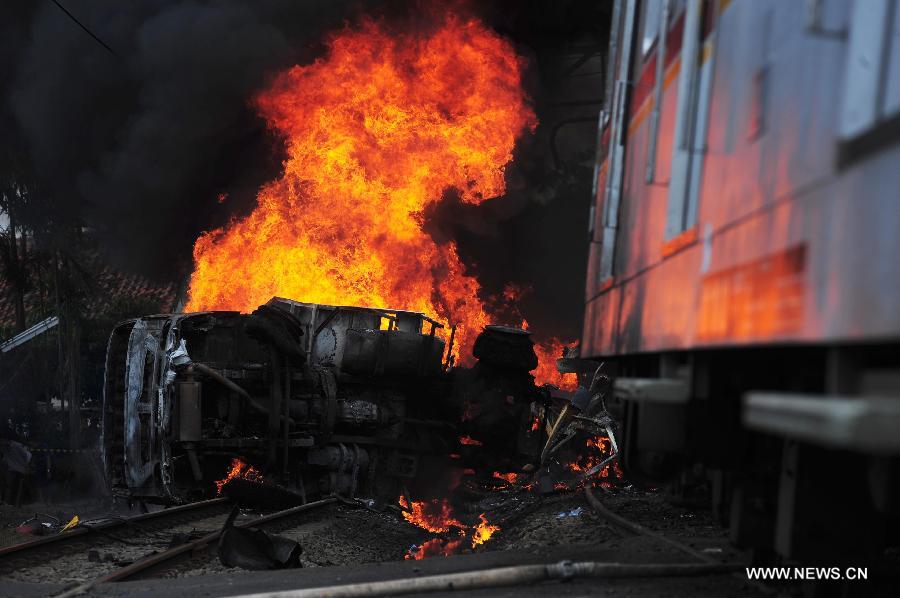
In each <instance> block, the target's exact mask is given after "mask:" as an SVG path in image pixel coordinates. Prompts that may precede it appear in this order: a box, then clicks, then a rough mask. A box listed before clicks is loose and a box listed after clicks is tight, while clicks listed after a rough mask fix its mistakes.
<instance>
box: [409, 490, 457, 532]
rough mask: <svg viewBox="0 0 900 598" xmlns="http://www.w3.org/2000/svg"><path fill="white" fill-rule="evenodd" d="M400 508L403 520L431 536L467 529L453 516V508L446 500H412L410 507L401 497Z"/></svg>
mask: <svg viewBox="0 0 900 598" xmlns="http://www.w3.org/2000/svg"><path fill="white" fill-rule="evenodd" d="M400 506H401V507H403V509H404V511H403V518H404V519H406V520H407V521H409V522H410V523H412V524H413V525H417V526H419V527H421V528H422V529H424V530H427V531H429V532H431V533H432V534H445V533H447V532H449V531H450V528H453V527H455V528H459V529H461V530H462V529H465V528H466V527H467V526H466V525H465V524H464V523H462V522H460V521H459V520H458V519H456V518H455V517H454V516H453V508H452V507H451V506H450V503H449V502H448V501H447V499H446V498H444V499H441V500H438V499H434V500H432V501H431V502H425V501H418V500H414V501H413V503H412V505H410V504H409V503H408V502H407V501H406V499H405V498H403V497H402V496H401V497H400Z"/></svg>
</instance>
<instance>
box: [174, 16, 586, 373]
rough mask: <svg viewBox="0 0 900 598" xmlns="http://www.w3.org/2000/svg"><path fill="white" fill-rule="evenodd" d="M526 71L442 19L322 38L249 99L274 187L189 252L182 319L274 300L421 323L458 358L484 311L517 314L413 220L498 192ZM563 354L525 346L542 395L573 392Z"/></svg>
mask: <svg viewBox="0 0 900 598" xmlns="http://www.w3.org/2000/svg"><path fill="white" fill-rule="evenodd" d="M522 69H523V60H522V58H520V57H519V56H517V55H516V53H515V51H514V50H513V47H512V46H511V45H510V43H509V42H507V41H506V40H505V39H503V38H501V37H500V36H499V35H497V34H496V33H494V32H493V31H491V30H490V29H489V28H487V27H486V26H485V25H484V24H483V23H481V22H480V21H478V20H476V19H467V18H461V17H459V16H455V15H452V14H450V15H447V16H443V17H441V19H440V20H439V21H438V22H437V23H436V24H435V25H434V26H433V27H431V28H430V29H428V30H426V31H422V30H418V31H416V32H414V33H398V32H396V31H392V30H389V28H388V27H387V26H386V25H385V24H384V23H382V22H379V21H374V20H369V21H367V22H365V23H363V24H362V25H361V26H360V27H359V29H357V30H351V29H349V28H347V29H344V30H342V31H340V32H337V33H336V34H333V35H332V36H331V38H330V40H328V52H327V54H326V55H325V56H324V57H323V58H320V59H319V60H317V61H316V62H314V63H313V64H309V65H305V66H294V67H293V68H291V69H288V70H286V71H284V72H282V73H280V74H279V75H278V76H277V77H276V78H275V79H274V81H273V82H272V84H271V86H270V87H269V88H268V89H266V90H265V91H263V92H262V93H260V94H259V95H258V96H257V97H256V98H255V101H254V103H255V105H256V107H257V109H258V110H259V112H260V114H261V115H262V116H263V117H264V118H265V119H266V120H267V122H268V124H269V126H270V127H271V128H272V129H273V130H274V131H276V132H277V133H278V134H279V135H281V136H282V137H283V138H284V141H285V148H286V152H287V157H286V159H285V161H284V164H283V165H284V173H283V174H282V175H281V177H280V178H278V179H276V180H274V181H272V182H270V183H268V184H266V185H265V186H263V187H262V188H261V189H260V191H259V193H258V197H257V206H256V208H255V210H254V211H253V212H252V213H251V214H250V215H249V216H247V217H246V218H244V219H242V220H235V221H233V222H231V223H230V224H229V225H228V226H226V227H225V228H222V229H218V230H214V231H212V232H209V233H207V234H204V235H203V236H202V237H200V238H199V239H198V240H197V242H196V244H195V246H194V261H195V270H194V273H193V275H192V277H191V281H190V300H189V302H188V305H187V306H186V308H187V310H192V311H201V310H213V309H224V310H240V311H245V312H246V311H251V310H253V309H255V308H256V307H257V306H258V305H260V304H262V303H265V302H266V301H268V300H269V299H270V298H271V297H273V296H283V297H290V298H293V299H297V300H300V301H305V302H313V303H326V304H334V305H357V306H383V307H396V308H402V309H407V310H414V311H421V312H424V313H427V314H433V315H436V316H438V317H440V318H442V319H444V320H445V321H447V322H449V323H450V324H455V325H456V326H457V330H456V336H455V338H456V340H457V343H458V344H457V345H456V347H455V350H454V353H455V355H456V357H457V360H460V359H462V361H464V362H465V361H466V360H468V359H469V355H470V353H471V348H472V345H473V343H474V340H475V337H476V336H477V335H478V333H479V332H480V331H481V329H482V328H483V326H484V325H486V324H488V323H490V322H491V321H492V316H493V315H494V313H493V312H494V311H495V310H494V309H493V308H492V307H489V305H491V306H493V305H497V306H499V307H500V308H502V309H504V310H506V311H513V312H515V302H516V300H517V293H516V292H514V291H510V292H507V293H504V294H503V296H502V297H493V298H490V299H489V300H487V301H485V300H483V299H482V298H481V297H479V294H480V292H481V285H480V283H479V282H478V280H476V279H475V278H474V277H473V276H471V275H470V274H467V273H466V266H465V264H463V263H462V262H461V260H460V257H459V254H458V252H457V248H456V245H455V244H454V243H453V242H452V241H451V242H446V243H438V242H436V241H435V240H434V239H433V238H432V237H431V236H430V235H429V234H428V233H427V232H426V231H425V230H424V229H423V221H424V220H423V219H424V216H423V214H424V213H425V211H426V210H427V208H429V206H432V205H433V204H435V203H436V202H437V201H439V200H440V199H441V197H442V195H443V194H444V192H445V191H446V190H447V189H449V188H451V187H452V188H455V189H457V190H458V191H459V193H460V196H461V200H462V201H463V202H466V203H469V204H480V203H482V202H484V201H486V200H488V199H490V198H494V197H498V196H500V195H502V194H504V193H505V180H504V169H505V167H506V166H507V165H508V164H509V163H510V161H511V160H512V152H513V148H514V147H515V145H516V141H517V139H519V138H520V137H521V136H522V135H523V134H525V133H527V132H530V131H533V130H534V129H535V127H536V125H537V120H536V118H535V115H534V112H533V111H532V109H531V107H530V106H529V102H528V98H527V97H526V95H525V93H524V91H523V90H522V81H521V79H522ZM460 82H465V83H463V84H461V83H460ZM442 334H445V335H446V334H448V330H446V329H445V330H443V331H442ZM564 345H565V343H563V342H561V341H559V340H552V341H550V342H547V343H544V344H539V345H538V346H536V347H535V348H536V350H537V352H538V356H539V361H540V365H539V367H538V368H537V369H536V370H535V377H536V378H537V381H538V383H539V384H540V383H545V382H552V383H555V384H557V385H559V386H562V387H566V388H573V384H574V382H573V381H571V380H568V379H563V378H562V377H561V376H560V375H559V374H558V373H557V372H556V370H555V359H556V358H557V357H559V356H560V355H561V351H562V348H563V346H564Z"/></svg>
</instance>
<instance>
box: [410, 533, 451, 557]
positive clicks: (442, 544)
mask: <svg viewBox="0 0 900 598" xmlns="http://www.w3.org/2000/svg"><path fill="white" fill-rule="evenodd" d="M462 546H463V541H462V540H445V539H444V538H431V539H430V540H425V541H424V542H422V545H421V546H418V547H415V548H413V549H412V550H410V551H409V552H407V553H406V557H405V558H406V560H408V561H409V560H416V561H418V560H421V559H427V558H429V557H433V556H450V555H452V554H455V553H457V552H458V551H459V550H460V549H461V548H462Z"/></svg>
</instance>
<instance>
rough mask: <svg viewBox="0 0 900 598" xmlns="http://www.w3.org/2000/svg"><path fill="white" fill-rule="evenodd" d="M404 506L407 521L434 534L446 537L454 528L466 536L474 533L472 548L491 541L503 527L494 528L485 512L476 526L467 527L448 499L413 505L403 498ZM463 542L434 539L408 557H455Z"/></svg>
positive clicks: (402, 503) (417, 502) (401, 498)
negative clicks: (449, 555) (454, 511)
mask: <svg viewBox="0 0 900 598" xmlns="http://www.w3.org/2000/svg"><path fill="white" fill-rule="evenodd" d="M399 503H400V506H401V507H403V509H404V510H403V518H404V519H406V520H407V521H409V522H410V523H412V524H413V525H417V526H418V527H421V528H422V529H424V530H426V531H429V532H431V533H432V534H446V533H448V532H450V531H451V530H452V529H453V528H456V529H457V530H458V531H459V534H460V536H466V535H467V533H468V531H471V532H472V548H473V549H474V548H475V547H476V546H480V545H482V544H484V543H485V542H487V541H488V540H490V539H491V536H493V535H494V533H495V532H497V531H499V530H500V526H499V525H492V524H491V523H490V522H489V521H488V519H487V516H486V514H485V513H482V514H481V515H479V516H478V519H479V522H478V523H477V524H476V525H466V524H464V523H462V522H461V521H459V520H458V519H457V518H456V517H455V516H454V515H453V508H452V507H451V506H450V503H449V502H448V501H447V499H440V500H438V499H433V500H431V501H430V502H425V501H413V503H412V505H411V506H410V504H409V502H408V501H407V500H406V499H405V498H404V497H402V496H401V497H400V500H399ZM461 543H462V540H446V539H444V538H432V539H431V540H428V541H427V542H425V543H423V544H422V545H421V546H419V547H418V549H415V550H413V551H411V552H410V553H408V554H407V555H406V558H407V559H421V558H425V557H429V556H436V555H441V554H442V555H444V556H446V555H448V554H453V553H454V552H456V551H457V550H458V549H460V548H461V546H462V544H461Z"/></svg>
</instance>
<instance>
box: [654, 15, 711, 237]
mask: <svg viewBox="0 0 900 598" xmlns="http://www.w3.org/2000/svg"><path fill="white" fill-rule="evenodd" d="M716 4H717V3H715V2H710V1H708V0H688V1H687V3H686V9H685V21H684V32H683V37H682V43H681V69H680V71H679V75H678V103H677V108H676V112H675V119H676V120H675V137H674V140H673V146H672V166H671V169H670V175H669V197H668V205H667V208H666V232H665V242H664V243H663V254H664V255H667V254H668V253H669V252H671V251H674V250H677V248H679V247H681V246H682V244H683V243H684V242H687V240H689V239H690V238H691V237H690V235H691V234H695V233H696V230H695V229H694V226H695V224H696V221H697V207H698V205H697V204H698V202H699V195H700V178H701V175H702V169H703V155H704V153H705V151H706V129H707V116H708V112H709V104H710V96H711V95H712V73H713V67H712V62H713V60H712V57H713V55H714V52H713V47H714V38H715V33H714V28H713V27H712V23H714V22H715V16H716V15H715V14H714V13H711V11H714V10H715V7H716Z"/></svg>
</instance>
